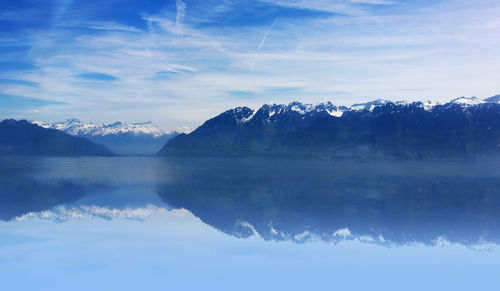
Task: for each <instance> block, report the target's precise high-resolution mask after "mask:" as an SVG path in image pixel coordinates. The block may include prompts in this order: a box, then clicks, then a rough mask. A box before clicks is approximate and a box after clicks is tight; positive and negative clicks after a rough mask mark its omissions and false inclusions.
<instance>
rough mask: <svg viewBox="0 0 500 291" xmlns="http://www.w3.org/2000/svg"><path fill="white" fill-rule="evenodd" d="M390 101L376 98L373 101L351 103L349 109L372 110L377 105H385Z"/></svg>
mask: <svg viewBox="0 0 500 291" xmlns="http://www.w3.org/2000/svg"><path fill="white" fill-rule="evenodd" d="M390 102H391V101H389V100H385V99H377V100H374V101H370V102H366V103H357V104H353V105H352V106H351V110H355V111H358V110H368V111H373V109H374V108H375V107H377V106H381V105H385V104H387V103H390Z"/></svg>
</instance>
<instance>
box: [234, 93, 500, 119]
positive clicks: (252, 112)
mask: <svg viewBox="0 0 500 291" xmlns="http://www.w3.org/2000/svg"><path fill="white" fill-rule="evenodd" d="M484 103H500V95H497V96H493V97H490V98H487V99H484V100H482V99H479V98H477V97H459V98H455V99H453V100H451V101H450V102H448V103H445V104H443V103H440V102H436V101H423V102H422V101H419V102H408V101H390V100H385V99H377V100H374V101H370V102H366V103H356V104H353V105H351V106H350V107H347V106H336V105H333V104H332V103H331V102H326V103H315V104H307V103H300V102H296V101H295V102H291V103H289V104H288V105H285V104H276V103H267V104H264V105H263V106H262V107H261V108H259V109H250V108H247V107H237V108H235V109H233V114H235V118H236V121H237V122H238V123H246V122H249V121H250V120H252V119H253V118H254V117H255V116H257V115H260V116H261V117H264V119H265V120H267V121H268V122H270V121H271V119H275V118H277V116H281V115H282V114H286V113H292V114H299V115H308V114H315V113H321V112H326V113H328V114H329V115H331V116H333V117H341V116H342V115H343V114H344V112H347V111H365V110H367V111H373V110H374V109H375V108H377V107H379V106H383V105H387V104H394V105H397V106H418V107H421V108H423V109H424V110H425V111H432V110H433V109H434V107H436V106H440V105H453V104H457V105H459V106H461V107H462V108H464V109H466V108H469V107H471V106H475V105H479V104H484ZM245 110H246V111H245ZM259 113H260V114H259Z"/></svg>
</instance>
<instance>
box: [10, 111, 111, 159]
mask: <svg viewBox="0 0 500 291" xmlns="http://www.w3.org/2000/svg"><path fill="white" fill-rule="evenodd" d="M12 154H14V155H39V156H110V155H112V152H111V151H110V150H109V149H108V148H106V147H105V146H102V145H98V144H95V143H93V142H91V141H89V140H88V139H85V138H80V137H74V136H71V135H69V134H66V133H64V132H62V131H59V130H55V129H46V128H43V127H40V126H38V125H34V124H32V123H30V122H28V121H26V120H20V121H16V120H13V119H7V120H4V121H2V122H0V155H12Z"/></svg>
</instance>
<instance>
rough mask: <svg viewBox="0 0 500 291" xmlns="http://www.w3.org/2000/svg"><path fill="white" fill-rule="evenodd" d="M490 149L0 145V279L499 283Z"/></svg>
mask: <svg viewBox="0 0 500 291" xmlns="http://www.w3.org/2000/svg"><path fill="white" fill-rule="evenodd" d="M499 243H500V160H498V159H489V160H476V161H404V160H313V159H286V158H281V159H279V158H254V159H252V158H232V159H231V158H155V157H103V158H101V157H95V158H94V157H89V158H33V157H0V282H1V286H2V289H3V290H28V289H34V290H68V289H70V290H137V289H139V290H167V289H168V290H170V289H182V290H207V289H212V290H214V289H215V290H284V289H285V290H304V289H306V290H314V289H323V290H324V289H340V290H342V289H349V290H366V289H370V290H380V289H384V290H498V288H500V279H499V278H500V277H499V275H500V274H499V271H498V270H499V269H500V250H499V248H498V244H499Z"/></svg>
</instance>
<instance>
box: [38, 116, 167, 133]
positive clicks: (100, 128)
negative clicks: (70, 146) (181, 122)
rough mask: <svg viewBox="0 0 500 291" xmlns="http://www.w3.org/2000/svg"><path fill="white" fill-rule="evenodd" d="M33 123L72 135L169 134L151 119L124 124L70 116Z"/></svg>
mask: <svg viewBox="0 0 500 291" xmlns="http://www.w3.org/2000/svg"><path fill="white" fill-rule="evenodd" d="M32 123H34V124H37V125H39V126H41V127H45V128H53V129H58V130H61V131H64V132H66V133H69V134H71V135H77V136H85V135H87V136H89V135H90V136H107V135H120V134H131V135H134V136H139V135H149V136H152V137H154V138H157V137H161V136H164V135H166V134H169V133H167V132H165V131H163V130H162V129H160V128H159V127H157V126H156V125H154V124H153V123H152V122H151V121H147V122H139V123H132V124H124V123H122V122H120V121H117V122H114V123H110V124H104V123H102V124H94V123H83V122H81V121H80V120H79V119H76V118H69V119H66V120H65V121H61V122H54V123H49V122H42V121H36V120H35V121H32Z"/></svg>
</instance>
